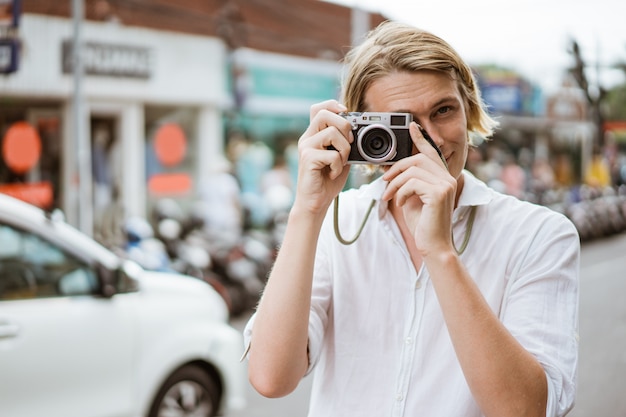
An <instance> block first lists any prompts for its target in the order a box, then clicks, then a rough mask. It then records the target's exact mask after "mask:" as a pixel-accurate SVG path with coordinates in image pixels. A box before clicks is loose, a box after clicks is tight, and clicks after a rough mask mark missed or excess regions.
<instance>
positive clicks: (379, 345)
mask: <svg viewBox="0 0 626 417" xmlns="http://www.w3.org/2000/svg"><path fill="white" fill-rule="evenodd" d="M463 175H464V176H465V185H464V188H463V191H462V193H461V196H460V199H459V204H458V207H457V209H456V210H455V211H454V216H453V232H454V239H455V242H456V246H457V247H460V246H461V242H462V240H463V238H464V235H465V232H466V227H467V218H468V214H469V211H470V206H477V207H478V208H477V213H476V218H475V221H474V226H473V228H472V230H471V235H470V239H469V244H468V246H467V249H466V250H465V252H464V253H463V254H462V255H461V259H462V261H463V263H464V265H465V267H466V268H467V270H468V271H469V273H470V275H471V276H472V277H473V279H474V280H475V282H476V284H477V285H478V287H479V288H480V290H481V292H482V294H483V296H484V297H485V299H486V301H487V303H488V304H489V305H490V306H491V308H492V310H493V311H494V313H495V314H496V315H497V316H498V317H499V318H500V320H501V321H502V322H503V323H504V325H505V326H506V327H507V329H508V330H509V331H510V332H511V334H512V335H513V336H514V337H515V338H516V339H517V340H518V341H519V342H520V343H521V344H522V345H523V346H524V347H525V348H526V349H527V350H528V351H529V352H531V353H532V354H533V355H534V356H535V357H536V358H537V359H538V361H539V362H540V363H541V365H542V366H543V368H544V370H545V372H546V377H547V381H548V407H547V416H561V415H564V414H565V413H566V412H567V411H568V410H569V409H570V408H571V407H572V404H573V400H574V394H575V387H576V376H577V358H578V336H577V330H578V274H579V272H578V270H579V256H580V244H579V238H578V234H577V232H576V229H575V227H574V226H573V224H572V223H571V222H570V221H569V220H568V219H567V218H565V217H564V216H563V215H561V214H558V213H556V212H553V211H550V210H548V209H547V208H545V207H541V206H536V205H532V204H530V203H527V202H522V201H519V200H517V199H515V198H513V197H510V196H506V195H503V194H500V193H497V192H495V191H493V190H492V189H490V188H488V187H487V186H486V185H485V184H484V183H482V182H480V181H479V180H477V179H476V178H474V177H473V176H472V175H471V174H470V173H469V172H467V171H465V172H464V173H463ZM385 185H386V184H385V182H383V181H382V180H381V179H378V180H376V181H374V182H373V183H371V184H368V185H365V186H363V187H361V188H360V189H358V190H349V191H346V192H343V193H342V194H341V195H340V199H339V226H340V227H339V229H340V232H341V234H342V236H343V237H344V238H347V239H350V238H352V236H354V234H355V233H356V231H357V230H358V228H359V226H360V224H361V222H362V221H363V218H364V216H365V212H366V210H367V207H368V206H369V204H370V202H371V201H372V199H374V200H376V201H377V203H376V206H375V208H374V210H373V212H372V213H371V215H370V218H369V219H368V221H367V223H366V225H365V228H364V229H363V232H362V234H361V236H360V237H359V238H358V240H357V241H356V243H354V244H352V245H343V244H341V243H340V242H339V241H338V240H337V238H336V236H335V232H334V228H333V214H332V213H333V210H332V208H331V210H329V215H328V216H327V218H326V221H325V223H324V226H323V227H322V231H321V234H320V239H319V243H318V249H317V257H316V263H315V276H314V283H313V295H312V306H311V314H310V319H309V352H310V353H309V355H310V356H309V357H310V369H311V370H314V381H313V388H312V394H311V401H310V411H309V417H332V416H337V417H345V416H350V417H369V416H371V417H381V416H394V417H396V416H407V417H408V416H410V417H418V416H425V417H436V416H441V417H453V416H458V417H473V416H481V415H482V412H481V410H480V409H479V407H478V404H477V403H476V402H475V400H474V398H473V397H472V394H471V392H470V390H469V387H468V385H467V382H466V381H465V378H464V376H463V372H462V370H461V367H460V365H459V362H458V360H457V358H456V355H455V352H454V348H453V346H452V343H451V341H450V337H449V335H448V331H447V328H446V324H445V321H444V318H443V315H442V311H441V308H440V306H439V302H438V300H437V296H436V294H435V291H434V288H433V285H432V283H431V281H430V277H429V274H428V270H427V268H426V267H425V266H422V268H421V269H420V271H416V270H415V268H414V266H413V264H412V262H411V259H410V257H409V253H408V250H407V248H406V245H405V244H404V241H403V239H402V236H401V234H400V231H399V229H398V227H397V225H396V223H395V221H394V219H393V217H392V215H391V213H389V212H388V211H387V204H386V203H384V204H380V202H379V199H380V196H381V195H382V192H383V190H384V188H385ZM253 321H254V320H253V319H252V320H251V321H250V322H249V323H248V326H247V328H246V331H245V333H246V339H247V340H249V336H250V332H251V329H252V326H253ZM246 343H248V342H246Z"/></svg>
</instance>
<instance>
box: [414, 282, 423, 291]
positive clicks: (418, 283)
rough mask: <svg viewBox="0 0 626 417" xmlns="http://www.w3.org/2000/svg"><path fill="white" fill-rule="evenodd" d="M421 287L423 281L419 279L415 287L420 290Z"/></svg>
mask: <svg viewBox="0 0 626 417" xmlns="http://www.w3.org/2000/svg"><path fill="white" fill-rule="evenodd" d="M420 288H422V282H421V281H417V282H416V283H415V289H416V290H419V289H420Z"/></svg>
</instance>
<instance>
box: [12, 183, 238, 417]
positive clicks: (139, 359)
mask: <svg viewBox="0 0 626 417" xmlns="http://www.w3.org/2000/svg"><path fill="white" fill-rule="evenodd" d="M242 350H243V342H242V336H241V333H240V332H239V331H237V330H235V329H234V328H233V327H231V326H230V325H229V324H228V311H227V308H226V306H225V304H224V302H223V299H222V298H221V297H220V296H219V295H218V294H217V293H216V292H215V291H214V290H213V288H212V287H211V286H210V285H208V284H207V283H205V282H203V281H201V280H198V279H195V278H191V277H187V276H183V275H177V274H168V273H157V272H151V271H147V270H144V269H142V268H141V267H139V266H138V265H137V264H135V263H133V262H131V261H128V260H124V259H122V258H120V257H118V256H117V255H116V254H114V253H112V252H110V251H109V250H107V249H105V248H104V247H103V246H100V245H99V244H98V243H96V242H95V241H94V240H92V239H91V238H89V237H88V236H86V235H84V234H82V233H81V232H79V231H78V230H76V229H74V228H73V227H71V226H70V225H68V224H66V223H65V222H63V221H59V220H54V219H53V218H51V217H48V216H46V214H45V213H44V212H43V211H41V210H39V209H37V208H35V207H33V206H30V205H28V204H26V203H23V202H21V201H19V200H16V199H13V198H11V197H8V196H6V195H0V416H3V417H41V416H46V417H56V416H58V417H113V416H115V417H122V416H128V417H159V416H160V417H164V416H198V417H206V416H215V415H221V414H223V413H226V412H227V411H229V410H237V409H242V408H243V407H244V405H245V387H246V382H245V381H246V377H245V367H244V365H243V364H241V363H240V361H239V358H240V356H241V353H242Z"/></svg>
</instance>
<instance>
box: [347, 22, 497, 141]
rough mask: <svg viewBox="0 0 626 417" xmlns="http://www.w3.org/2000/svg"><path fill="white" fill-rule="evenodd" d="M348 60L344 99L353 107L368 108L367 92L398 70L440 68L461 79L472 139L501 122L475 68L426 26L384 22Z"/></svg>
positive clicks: (458, 81)
mask: <svg viewBox="0 0 626 417" xmlns="http://www.w3.org/2000/svg"><path fill="white" fill-rule="evenodd" d="M345 64H346V65H345V68H344V71H345V76H344V79H343V85H342V100H343V103H344V104H345V105H346V107H348V110H349V111H364V110H365V92H366V91H367V89H368V88H369V87H370V85H371V84H372V82H374V81H375V80H377V79H379V78H381V77H384V76H386V75H389V74H391V73H393V72H397V71H405V72H417V71H423V70H426V71H438V72H442V73H446V74H448V75H449V76H450V77H452V79H454V80H456V81H457V84H458V87H459V91H460V92H461V95H462V97H463V99H464V101H465V107H466V116H467V130H468V132H469V136H470V137H469V138H468V140H470V143H471V142H472V141H471V139H470V138H471V137H472V136H474V135H479V136H482V137H483V138H487V137H489V136H491V135H492V134H493V130H494V128H495V127H496V126H497V125H498V123H497V122H496V121H495V120H494V119H493V118H491V116H489V114H488V113H487V111H486V108H485V104H484V103H483V101H482V98H481V95H480V90H479V88H478V85H477V83H476V80H475V78H474V74H473V73H472V70H471V68H470V67H469V66H468V65H467V64H466V63H465V62H464V61H463V59H461V57H460V56H459V54H458V53H457V52H456V51H455V50H454V49H453V48H452V47H451V46H450V45H449V44H448V43H447V42H446V41H444V40H443V39H441V38H439V37H438V36H436V35H434V34H432V33H430V32H427V31H425V30H422V29H418V28H415V27H413V26H410V25H406V24H403V23H399V22H392V21H387V22H383V23H382V24H380V25H379V26H378V27H377V28H376V29H374V30H372V31H371V32H370V33H369V34H368V36H367V37H366V39H365V41H364V42H363V43H362V44H361V45H359V46H358V47H355V48H354V49H352V50H351V51H350V52H349V53H348V54H347V55H346V59H345Z"/></svg>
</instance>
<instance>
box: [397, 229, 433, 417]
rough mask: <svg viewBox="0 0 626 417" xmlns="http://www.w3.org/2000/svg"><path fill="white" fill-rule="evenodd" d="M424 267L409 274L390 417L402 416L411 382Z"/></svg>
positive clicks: (402, 246)
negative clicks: (409, 293)
mask: <svg viewBox="0 0 626 417" xmlns="http://www.w3.org/2000/svg"><path fill="white" fill-rule="evenodd" d="M389 231H391V233H392V235H393V239H394V241H395V242H394V243H395V244H396V245H397V246H399V247H401V248H402V252H403V254H404V256H405V261H406V262H407V266H408V270H410V271H415V269H414V267H413V262H411V257H410V255H409V254H408V252H407V251H406V249H405V247H404V245H403V244H401V243H400V242H401V241H402V240H401V236H398V234H397V233H395V231H393V229H391V230H389ZM425 275H427V274H426V272H425V268H424V265H422V266H421V268H420V271H419V273H415V272H413V273H412V274H411V277H410V279H411V281H412V282H413V295H412V296H411V297H407V298H408V300H409V301H408V302H409V303H410V305H409V306H408V309H407V311H409V312H410V317H408V320H407V325H406V327H405V330H404V335H403V340H402V341H401V346H402V347H401V349H400V352H401V353H400V358H399V366H398V368H397V369H398V375H397V377H396V386H395V388H396V389H395V394H394V399H393V407H392V412H391V415H392V417H402V416H404V414H405V410H406V400H407V396H408V395H409V386H410V383H411V375H412V374H413V363H414V358H415V352H416V347H417V343H416V340H417V333H418V331H419V328H420V325H421V322H422V317H423V312H424V308H423V307H424V293H425V291H424V287H425V285H424V281H425V279H426V278H425Z"/></svg>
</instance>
